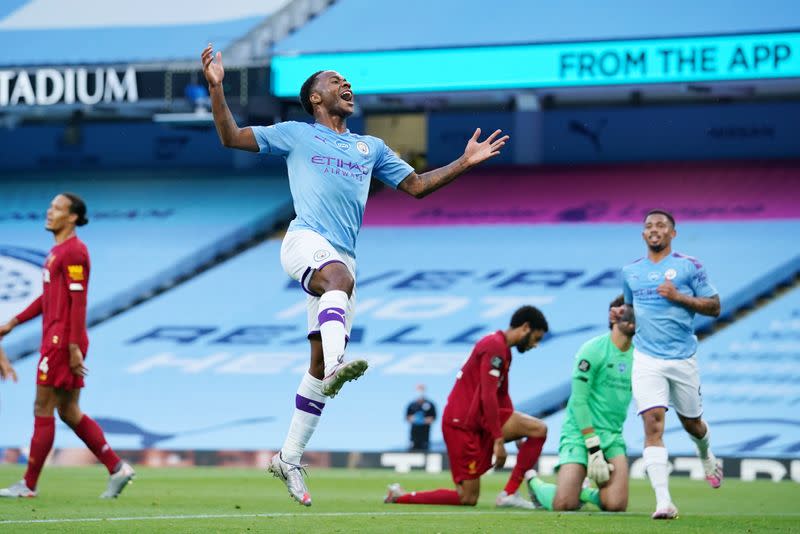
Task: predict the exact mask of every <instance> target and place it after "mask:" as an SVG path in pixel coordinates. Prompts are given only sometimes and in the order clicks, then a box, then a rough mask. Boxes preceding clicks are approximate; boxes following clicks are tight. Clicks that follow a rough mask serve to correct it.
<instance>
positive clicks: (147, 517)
mask: <svg viewBox="0 0 800 534" xmlns="http://www.w3.org/2000/svg"><path fill="white" fill-rule="evenodd" d="M509 513H512V514H519V515H523V512H522V511H521V510H514V511H511V510H483V511H480V510H463V511H456V510H453V511H442V512H411V511H409V512H321V513H314V512H308V513H295V512H273V513H263V514H194V515H145V516H139V517H74V518H63V519H8V520H0V526H1V525H33V524H41V523H56V524H57V523H101V522H103V521H170V520H182V519H256V518H262V517H263V518H282V517H297V518H299V517H306V518H312V517H369V516H384V517H385V516H417V517H418V516H433V517H435V516H461V517H469V516H471V515H509ZM524 513H534V514H538V513H542V512H524ZM559 513H561V514H564V513H567V514H569V515H589V514H591V515H603V516H628V517H631V516H649V515H650V514H646V513H634V512H599V511H598V512H559ZM687 516H688V517H708V516H717V517H800V512H789V513H775V514H764V513H746V514H737V513H726V512H718V513H705V514H687Z"/></svg>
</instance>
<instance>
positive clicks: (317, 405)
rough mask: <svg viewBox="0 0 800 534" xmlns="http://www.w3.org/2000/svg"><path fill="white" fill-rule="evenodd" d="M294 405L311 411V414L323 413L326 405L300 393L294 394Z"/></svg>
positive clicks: (307, 411)
mask: <svg viewBox="0 0 800 534" xmlns="http://www.w3.org/2000/svg"><path fill="white" fill-rule="evenodd" d="M294 406H295V408H297V409H298V410H300V411H303V412H306V413H310V414H311V415H322V409H323V408H324V407H325V403H324V402H322V401H315V400H312V399H309V398H307V397H304V396H302V395H300V394H299V393H298V394H297V395H295V396H294Z"/></svg>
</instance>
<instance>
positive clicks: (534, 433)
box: [528, 419, 547, 438]
mask: <svg viewBox="0 0 800 534" xmlns="http://www.w3.org/2000/svg"><path fill="white" fill-rule="evenodd" d="M528 437H529V438H547V423H545V422H544V421H541V420H539V419H537V420H536V424H535V425H534V426H533V427H532V428H531V429H530V431H529V432H528Z"/></svg>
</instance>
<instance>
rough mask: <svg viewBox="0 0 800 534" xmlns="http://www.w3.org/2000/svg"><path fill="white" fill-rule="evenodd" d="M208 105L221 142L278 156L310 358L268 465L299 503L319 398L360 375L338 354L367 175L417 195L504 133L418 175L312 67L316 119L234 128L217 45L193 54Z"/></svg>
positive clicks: (358, 365)
mask: <svg viewBox="0 0 800 534" xmlns="http://www.w3.org/2000/svg"><path fill="white" fill-rule="evenodd" d="M201 59H202V62H203V71H204V73H205V77H206V80H207V81H208V86H209V93H210V95H211V109H212V113H213V115H214V124H215V125H216V127H217V133H218V134H219V137H220V140H221V141H222V144H223V145H225V146H226V147H230V148H237V149H240V150H247V151H250V152H262V153H267V154H272V155H275V156H281V157H284V158H285V159H286V163H287V166H288V171H289V186H290V189H291V192H292V199H293V201H294V209H295V213H296V217H295V219H294V220H293V221H292V222H291V224H290V225H289V231H288V232H287V234H286V237H285V238H284V240H283V244H282V246H281V264H282V265H283V268H284V270H285V271H286V273H287V274H288V275H289V276H291V277H292V278H294V279H295V280H297V281H298V282H300V285H301V286H302V288H303V290H304V291H305V292H306V293H307V294H308V296H307V307H308V339H309V342H310V344H311V364H310V366H309V370H308V373H306V374H305V375H304V376H303V378H302V380H301V382H300V387H299V388H298V390H297V395H296V397H295V410H294V415H293V416H292V422H291V423H290V426H289V432H288V435H287V437H286V441H285V442H284V444H283V447H282V448H281V450H280V452H279V453H278V454H276V455H275V456H274V457H273V458H272V461H271V462H270V467H269V470H270V471H271V472H272V473H273V474H274V475H275V476H276V477H278V478H280V479H281V480H283V481H284V482H285V483H286V486H287V488H288V490H289V494H290V495H291V496H292V497H293V498H294V499H295V500H296V501H297V502H299V503H301V504H304V505H306V506H310V505H311V496H310V495H309V493H308V489H307V488H306V485H305V482H304V480H303V477H302V474H301V471H302V468H301V466H300V458H301V456H302V454H303V451H304V450H305V447H306V444H307V443H308V440H309V439H310V438H311V436H312V434H313V433H314V429H315V428H316V426H317V422H318V421H319V418H320V416H321V415H322V410H323V408H324V407H325V401H326V400H327V399H328V398H330V397H334V396H335V395H336V394H337V393H338V392H339V390H340V389H341V387H342V386H343V385H344V383H345V382H348V381H350V380H355V379H357V378H359V377H360V376H361V375H363V374H364V372H365V371H366V369H367V362H366V361H365V360H353V361H349V362H347V361H345V360H344V351H345V345H346V342H347V338H348V334H349V332H350V328H351V325H352V322H353V312H354V302H355V272H356V265H355V245H356V236H357V235H358V232H359V229H360V227H361V220H362V217H363V214H364V207H365V205H366V201H367V194H368V193H369V184H370V179H371V177H372V176H374V177H376V178H378V179H379V180H381V181H383V182H385V183H387V184H388V185H390V186H392V187H394V188H397V189H400V190H401V191H403V192H405V193H408V194H409V195H412V196H414V197H416V198H422V197H424V196H426V195H428V194H429V193H432V192H433V191H435V190H437V189H439V188H441V187H443V186H445V185H447V184H448V183H450V182H451V181H453V180H454V179H455V178H456V177H457V176H459V175H460V174H462V173H464V172H465V171H467V170H469V169H470V168H472V167H474V166H475V165H477V164H479V163H481V162H483V161H485V160H487V159H489V158H491V157H493V156H496V155H497V154H499V152H500V149H501V148H502V147H503V145H505V142H506V141H507V140H508V136H502V137H501V136H500V130H497V131H495V132H494V133H492V134H491V135H490V136H489V137H488V138H487V139H486V140H484V141H483V142H479V141H478V138H479V136H480V129H478V130H476V131H475V133H474V135H473V136H472V138H471V139H470V140H469V142H468V143H467V146H466V149H465V150H464V154H463V155H462V156H461V157H460V158H458V159H457V160H455V161H454V162H452V163H451V164H449V165H447V166H445V167H442V168H440V169H436V170H433V171H430V172H426V173H424V174H421V175H417V174H416V173H415V172H414V170H413V169H412V168H411V166H410V165H408V164H407V163H406V162H404V161H403V160H401V159H400V158H398V157H397V156H396V155H395V154H394V152H392V150H391V149H389V147H388V146H386V144H385V143H384V142H383V141H382V140H381V139H378V138H375V137H371V136H364V135H356V134H353V133H350V130H348V129H347V125H346V121H347V117H349V116H350V115H351V114H352V113H353V109H354V105H355V104H354V95H353V90H352V87H351V86H350V82H348V81H347V80H345V78H344V77H343V76H342V75H341V74H339V73H338V72H335V71H331V70H326V71H319V72H315V73H314V74H312V75H311V76H310V77H309V78H308V79H307V80H306V81H305V83H303V85H302V87H301V88H300V103H301V104H302V106H303V109H304V110H305V111H306V112H307V113H308V114H309V115H311V116H313V117H314V120H315V122H314V124H306V123H300V122H282V123H278V124H275V125H272V126H268V127H264V126H253V127H247V128H239V127H238V126H237V124H236V122H235V121H234V119H233V116H232V115H231V112H230V110H229V109H228V105H227V103H226V102H225V95H224V93H223V89H222V80H223V78H224V75H225V72H224V69H223V66H222V54H221V52H217V53H216V55H215V54H214V52H213V50H212V47H211V45H209V46H208V47H207V48H206V49H205V50H203V53H202V56H201Z"/></svg>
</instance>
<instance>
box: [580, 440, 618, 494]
mask: <svg viewBox="0 0 800 534" xmlns="http://www.w3.org/2000/svg"><path fill="white" fill-rule="evenodd" d="M586 450H587V451H588V453H589V458H588V462H587V463H586V473H587V475H588V476H589V478H590V479H592V480H594V481H595V483H596V484H597V485H598V486H599V485H601V484H605V483H606V482H608V479H609V478H611V471H613V470H614V466H613V465H611V464H609V463H608V462H607V461H606V457H605V455H604V454H603V450H602V449H601V448H600V438H599V437H598V436H597V435H593V436H589V437H588V438H586Z"/></svg>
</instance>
